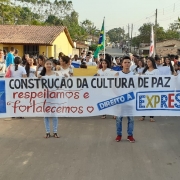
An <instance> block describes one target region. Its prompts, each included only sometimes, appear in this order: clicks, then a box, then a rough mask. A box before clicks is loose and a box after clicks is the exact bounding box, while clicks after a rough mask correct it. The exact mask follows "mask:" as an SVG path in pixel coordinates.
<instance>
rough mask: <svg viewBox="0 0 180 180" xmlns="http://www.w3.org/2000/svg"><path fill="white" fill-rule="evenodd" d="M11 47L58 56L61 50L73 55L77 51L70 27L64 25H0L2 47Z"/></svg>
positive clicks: (21, 53)
mask: <svg viewBox="0 0 180 180" xmlns="http://www.w3.org/2000/svg"><path fill="white" fill-rule="evenodd" d="M10 47H14V48H16V49H18V50H19V56H21V57H22V56H23V55H24V54H31V55H40V54H44V55H46V56H47V57H54V58H58V54H59V52H63V53H64V54H65V55H68V56H69V55H73V54H74V53H73V52H74V51H75V46H74V42H73V41H72V39H71V37H70V34H69V32H68V29H67V28H66V27H64V26H35V25H0V49H5V50H6V51H7V52H8V51H9V50H10Z"/></svg>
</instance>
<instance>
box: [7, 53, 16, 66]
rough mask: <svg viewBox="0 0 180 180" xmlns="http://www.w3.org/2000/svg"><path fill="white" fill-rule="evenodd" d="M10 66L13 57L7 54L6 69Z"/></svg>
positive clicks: (12, 62)
mask: <svg viewBox="0 0 180 180" xmlns="http://www.w3.org/2000/svg"><path fill="white" fill-rule="evenodd" d="M10 64H14V55H13V54H11V53H10V52H9V53H8V54H7V56H6V67H8V66H9V65H10Z"/></svg>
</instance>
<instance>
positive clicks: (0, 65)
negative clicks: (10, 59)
mask: <svg viewBox="0 0 180 180" xmlns="http://www.w3.org/2000/svg"><path fill="white" fill-rule="evenodd" d="M5 70H6V64H5V61H4V62H0V75H1V74H2V75H4V74H5Z"/></svg>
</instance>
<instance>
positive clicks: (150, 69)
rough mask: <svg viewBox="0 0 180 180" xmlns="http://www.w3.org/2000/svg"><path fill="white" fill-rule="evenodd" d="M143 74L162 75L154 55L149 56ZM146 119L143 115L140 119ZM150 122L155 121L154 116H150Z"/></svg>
mask: <svg viewBox="0 0 180 180" xmlns="http://www.w3.org/2000/svg"><path fill="white" fill-rule="evenodd" d="M143 74H145V75H160V72H159V70H158V69H157V66H156V63H155V60H154V58H152V57H149V58H148V60H147V66H146V67H145V69H144V70H143ZM144 120H145V116H142V117H141V118H140V121H144ZM150 122H155V120H154V116H150Z"/></svg>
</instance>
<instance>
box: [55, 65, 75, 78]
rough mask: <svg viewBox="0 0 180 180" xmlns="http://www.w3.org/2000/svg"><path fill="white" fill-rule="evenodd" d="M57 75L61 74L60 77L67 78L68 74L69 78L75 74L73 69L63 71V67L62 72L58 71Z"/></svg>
mask: <svg viewBox="0 0 180 180" xmlns="http://www.w3.org/2000/svg"><path fill="white" fill-rule="evenodd" d="M57 73H58V74H59V76H63V77H65V74H66V75H67V76H68V77H70V73H73V68H67V69H63V68H62V67H61V69H60V71H57Z"/></svg>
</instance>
